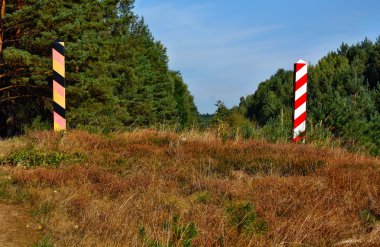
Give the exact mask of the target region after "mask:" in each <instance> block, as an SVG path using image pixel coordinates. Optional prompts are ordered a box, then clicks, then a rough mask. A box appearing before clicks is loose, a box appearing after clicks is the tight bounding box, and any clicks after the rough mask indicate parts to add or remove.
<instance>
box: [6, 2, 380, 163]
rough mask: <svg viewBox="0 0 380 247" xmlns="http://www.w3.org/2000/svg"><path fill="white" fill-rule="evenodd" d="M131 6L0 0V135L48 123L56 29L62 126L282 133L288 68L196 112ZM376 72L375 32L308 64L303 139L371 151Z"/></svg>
mask: <svg viewBox="0 0 380 247" xmlns="http://www.w3.org/2000/svg"><path fill="white" fill-rule="evenodd" d="M133 7H134V1H133V0H104V1H97V0H81V1H71V0H68V1H63V0H53V1H48V0H1V20H0V67H1V70H0V136H1V137H11V136H15V135H20V134H23V133H25V131H26V130H28V129H51V128H52V108H53V107H52V99H51V98H52V92H51V91H52V88H51V87H52V82H51V81H52V68H51V45H52V42H53V41H54V40H56V39H61V40H63V41H65V44H66V45H65V49H66V50H65V53H66V77H67V78H66V84H67V88H66V90H67V93H66V94H67V120H68V128H70V129H85V130H87V131H91V132H96V133H109V132H119V131H126V130H131V129H136V128H149V127H157V126H169V127H170V128H171V129H175V130H184V129H189V128H193V129H200V130H207V131H211V132H216V133H217V135H218V136H222V137H223V138H236V137H238V136H241V137H243V138H254V137H256V138H257V137H260V138H265V139H267V140H269V141H285V142H286V141H289V140H290V139H291V129H292V128H291V124H292V123H291V117H292V98H293V92H292V90H293V71H289V70H284V69H279V70H278V71H277V72H276V73H275V74H274V75H273V76H271V77H270V78H269V79H268V80H266V81H264V82H262V83H260V85H259V86H258V89H257V91H256V92H254V93H253V94H251V95H248V96H246V97H241V99H240V103H239V105H238V106H236V107H232V108H231V109H227V107H225V105H224V104H223V102H222V101H218V102H217V103H216V105H217V110H216V112H215V114H212V115H204V116H200V114H199V113H198V110H197V107H196V106H195V103H194V97H193V96H192V95H191V93H190V92H189V90H188V87H187V85H186V84H185V82H184V80H183V78H182V76H181V73H180V72H179V71H173V70H171V69H170V68H169V66H168V62H169V57H168V55H167V52H166V48H165V46H164V45H163V44H162V43H161V42H160V41H157V40H156V39H155V38H154V37H153V35H152V33H151V32H150V30H149V27H148V26H147V25H146V24H145V23H144V19H143V18H142V17H139V16H138V15H137V14H136V13H134V12H133ZM247 80H248V81H249V80H251V79H249V78H247ZM379 81H380V37H379V38H378V39H377V40H376V41H375V42H373V41H371V40H368V39H364V40H363V41H362V42H360V43H357V44H353V45H349V44H345V43H342V45H341V46H340V47H339V48H338V49H337V51H335V52H330V53H329V54H327V55H326V56H325V57H323V58H322V59H321V60H320V61H319V62H318V63H317V64H316V65H309V84H308V85H309V89H308V90H309V91H308V113H307V116H308V126H307V130H308V131H307V135H308V140H309V141H310V142H313V141H315V142H334V145H335V144H337V145H339V146H344V147H347V148H349V149H351V150H355V151H364V152H366V153H370V154H373V155H379V154H380V83H379ZM252 83H253V82H252ZM248 93H250V92H247V94H248Z"/></svg>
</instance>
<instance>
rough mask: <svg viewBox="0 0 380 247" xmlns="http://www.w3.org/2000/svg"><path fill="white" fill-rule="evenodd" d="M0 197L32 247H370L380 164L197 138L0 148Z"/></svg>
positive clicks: (310, 150)
mask: <svg viewBox="0 0 380 247" xmlns="http://www.w3.org/2000/svg"><path fill="white" fill-rule="evenodd" d="M0 162H1V166H0V202H3V203H8V204H9V203H11V204H22V205H24V206H26V207H27V208H28V209H29V212H30V215H31V216H33V217H34V219H35V221H36V224H38V225H39V226H40V228H41V231H42V233H43V234H44V236H46V237H45V238H44V239H43V240H41V241H40V242H39V243H37V244H36V246H51V245H54V246H380V159H378V158H377V159H376V158H372V157H367V156H361V155H358V154H350V153H348V152H347V151H344V150H339V149H327V148H317V147H314V146H313V145H311V144H309V145H295V144H269V143H266V142H265V141H254V140H249V141H222V140H220V139H218V138H216V137H214V136H213V135H211V134H208V133H196V132H189V133H183V134H177V133H172V132H160V131H154V130H141V131H135V132H131V133H125V134H113V135H107V136H102V135H95V134H89V133H86V132H80V131H72V132H69V133H67V134H65V135H61V134H55V133H52V132H32V133H29V134H28V135H26V136H23V137H19V138H15V139H11V140H6V141H1V142H0Z"/></svg>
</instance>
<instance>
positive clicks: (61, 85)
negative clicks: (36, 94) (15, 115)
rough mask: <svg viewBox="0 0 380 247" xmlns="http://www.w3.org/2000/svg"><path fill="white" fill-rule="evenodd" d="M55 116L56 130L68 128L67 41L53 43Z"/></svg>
mask: <svg viewBox="0 0 380 247" xmlns="http://www.w3.org/2000/svg"><path fill="white" fill-rule="evenodd" d="M52 52H53V111H54V113H53V115H54V116H53V117H54V130H55V131H65V130H66V114H65V111H66V93H65V43H64V42H61V41H60V40H56V41H54V43H53V51H52Z"/></svg>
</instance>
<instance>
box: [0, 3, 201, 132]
mask: <svg viewBox="0 0 380 247" xmlns="http://www.w3.org/2000/svg"><path fill="white" fill-rule="evenodd" d="M133 2H134V1H133V0H121V1H118V0H105V1H97V0H81V1H63V0H54V1H51V0H42V1H41V0H2V1H1V21H0V37H1V39H0V57H1V58H0V59H1V60H0V67H1V70H0V71H1V72H0V80H1V81H0V105H1V106H0V134H1V136H3V137H4V136H13V135H17V134H22V133H23V132H24V131H25V129H26V128H30V127H33V126H34V127H38V128H43V127H45V128H50V127H51V125H52V124H51V122H52V113H51V112H52V102H51V98H52V92H51V91H52V90H51V84H52V82H51V81H52V67H51V66H52V65H51V46H52V42H53V41H54V40H56V39H61V40H63V41H64V42H65V54H66V77H67V78H66V85H67V89H66V90H67V93H66V94H67V119H69V121H68V125H69V126H68V127H69V128H71V129H74V128H82V129H87V130H90V131H95V132H110V131H120V130H125V129H126V128H127V127H129V128H130V127H150V126H153V125H156V124H158V123H160V124H166V125H173V124H176V125H178V127H180V128H183V127H188V126H191V125H193V124H196V123H197V121H198V112H197V108H196V107H195V105H194V100H193V96H192V95H191V94H190V92H189V90H188V89H187V85H186V84H185V83H184V81H183V79H182V76H181V74H180V73H179V72H177V71H171V70H170V69H169V68H168V56H167V53H166V48H165V47H164V45H163V44H162V43H161V42H159V41H156V40H155V39H154V38H153V36H152V34H151V32H150V31H149V28H148V27H147V25H146V24H145V23H144V20H143V18H140V17H138V16H137V15H136V14H134V13H133V11H132V8H133Z"/></svg>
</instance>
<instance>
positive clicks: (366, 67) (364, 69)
mask: <svg viewBox="0 0 380 247" xmlns="http://www.w3.org/2000/svg"><path fill="white" fill-rule="evenodd" d="M292 101H293V71H287V70H283V69H280V70H278V71H277V72H276V73H275V74H274V75H273V76H272V77H271V78H270V79H268V80H266V81H264V82H262V83H261V84H260V85H259V87H258V89H257V91H256V92H255V93H254V94H252V95H249V96H247V97H245V98H244V97H242V98H241V99H240V104H239V107H236V108H233V109H232V110H231V112H235V114H236V112H239V113H241V114H243V115H244V116H245V117H247V118H249V119H250V120H251V121H254V122H255V123H256V124H257V125H258V126H260V127H261V128H264V130H267V131H266V134H267V136H268V137H269V138H271V139H278V138H288V139H290V138H291V134H292V133H291V129H292V127H291V125H292V122H291V119H292V109H293V102H292ZM220 109H221V108H220V107H219V111H221V110H220ZM307 116H308V122H307V124H308V126H307V129H308V136H309V140H313V139H318V138H319V139H321V138H322V139H323V138H338V139H339V140H341V141H342V144H343V145H344V146H346V147H349V148H352V149H362V150H366V151H368V152H370V153H371V154H375V155H379V154H380V37H379V38H378V39H377V41H376V42H375V43H373V42H371V41H370V40H368V39H365V40H364V41H363V42H361V43H358V44H355V45H351V46H349V45H347V44H344V43H343V44H342V45H341V46H340V48H339V49H338V50H337V51H336V52H330V53H329V54H328V55H327V56H325V57H323V58H322V59H321V60H320V61H319V62H318V63H317V64H316V65H315V66H314V65H311V66H309V83H308V102H307Z"/></svg>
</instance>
